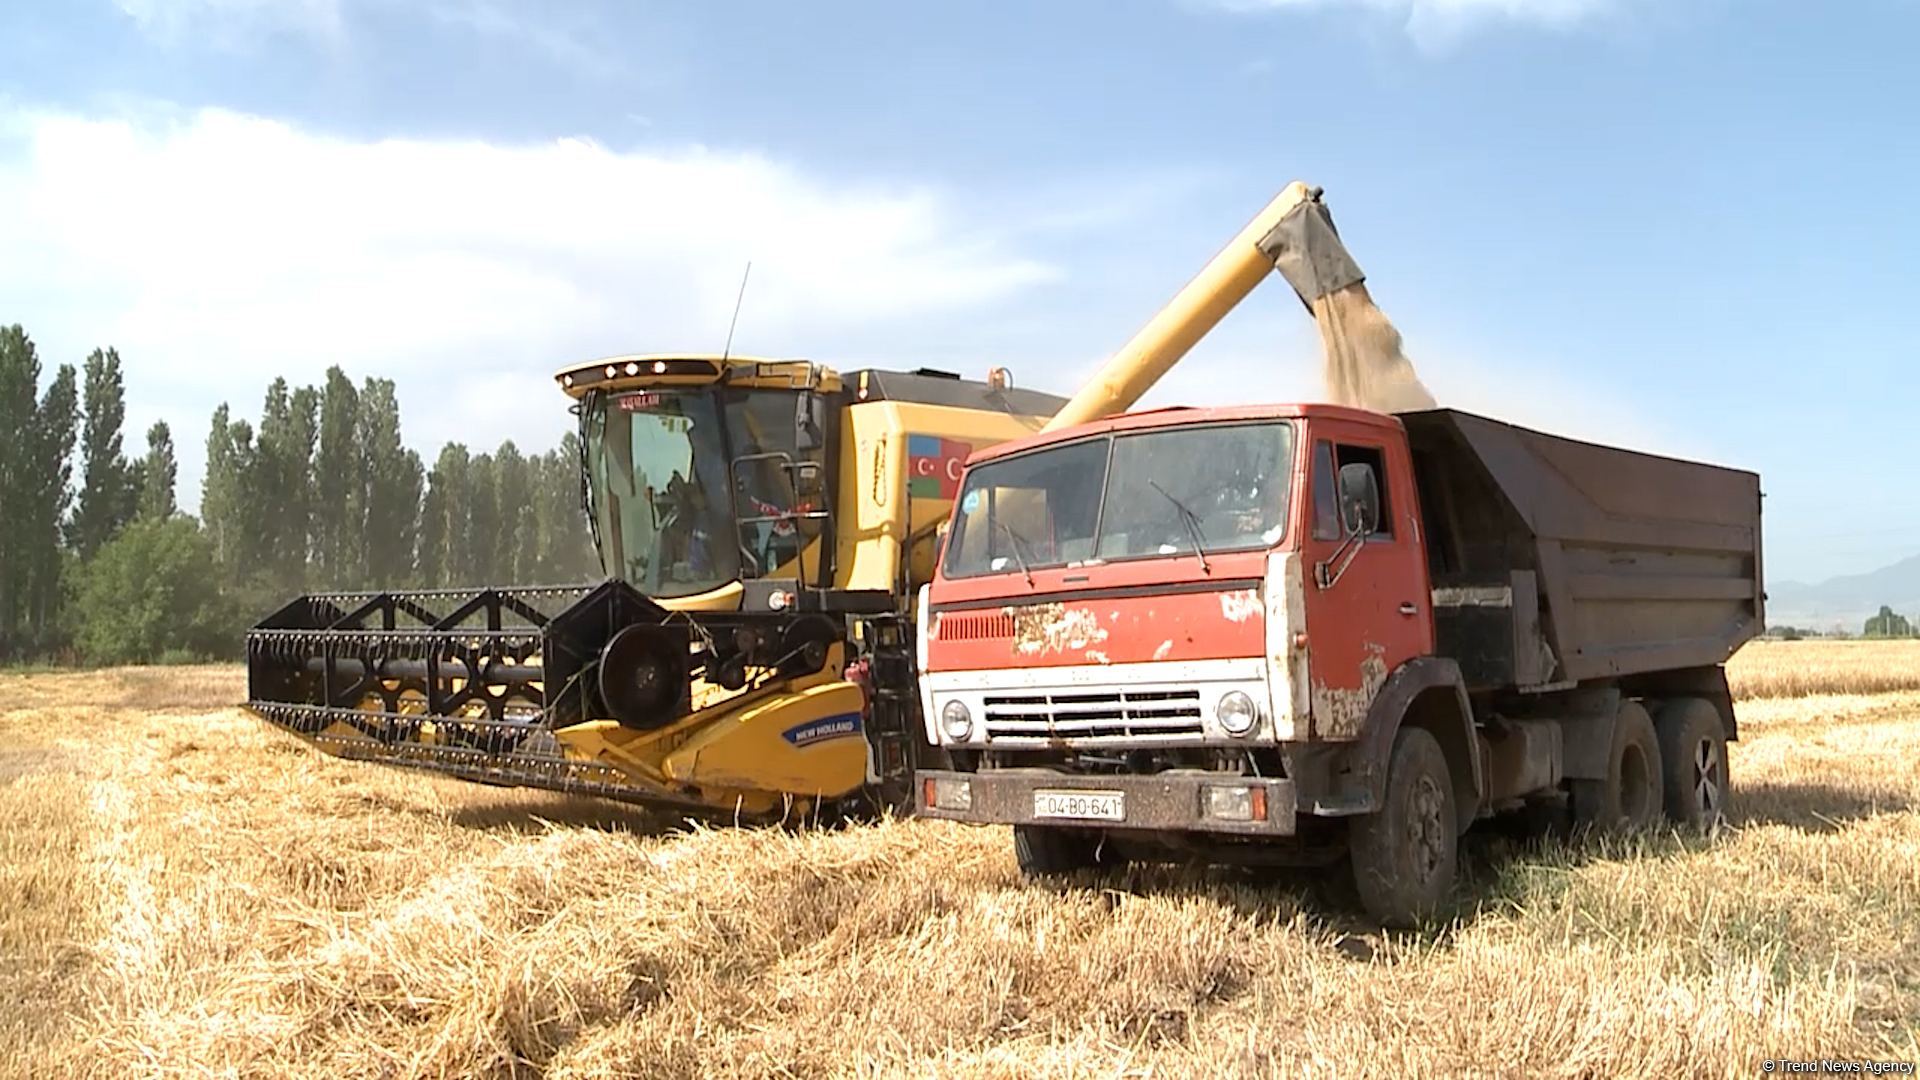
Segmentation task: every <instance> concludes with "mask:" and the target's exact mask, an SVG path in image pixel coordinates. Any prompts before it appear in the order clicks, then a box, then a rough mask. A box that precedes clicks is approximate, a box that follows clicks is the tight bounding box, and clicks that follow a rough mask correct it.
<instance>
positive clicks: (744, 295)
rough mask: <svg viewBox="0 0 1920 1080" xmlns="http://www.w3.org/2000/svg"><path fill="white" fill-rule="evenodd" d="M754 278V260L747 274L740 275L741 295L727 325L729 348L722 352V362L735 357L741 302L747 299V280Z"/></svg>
mask: <svg viewBox="0 0 1920 1080" xmlns="http://www.w3.org/2000/svg"><path fill="white" fill-rule="evenodd" d="M752 276H753V260H752V259H748V260H747V272H746V273H744V274H741V275H740V293H739V295H737V296H735V297H734V298H733V319H732V320H731V321H729V322H728V323H727V346H726V348H724V349H721V350H720V362H721V363H725V362H726V360H727V357H729V356H732V355H733V328H734V327H736V326H738V325H740V301H742V300H745V299H746V298H747V279H748V278H750V277H752Z"/></svg>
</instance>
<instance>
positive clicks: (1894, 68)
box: [0, 0, 1920, 579]
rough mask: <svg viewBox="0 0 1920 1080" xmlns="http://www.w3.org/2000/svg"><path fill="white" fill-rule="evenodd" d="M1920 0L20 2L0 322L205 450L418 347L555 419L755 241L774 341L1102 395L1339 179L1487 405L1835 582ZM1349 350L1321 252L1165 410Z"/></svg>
mask: <svg viewBox="0 0 1920 1080" xmlns="http://www.w3.org/2000/svg"><path fill="white" fill-rule="evenodd" d="M1917 31H1920V5H1917V4H1915V3H1913V2H1912V0H1857V2H1848V0H1835V2H1832V3H1828V4H1820V5H1815V4H1808V3H1804V2H1800V3H1786V2H1765V0H1754V2H1744V3H1743V2H1736V0H1700V2H1695V0H1664V2H1652V0H1317V2H1316V0H1110V2H1088V0H1038V2H1033V3H1026V4H1013V3H998V2H977V3H967V4H954V5H945V6H941V7H938V8H937V9H936V6H935V5H920V4H899V3H878V2H875V3H858V4H856V3H831V2H823V3H810V4H793V3H738V4H717V3H700V4H675V5H664V4H663V5H643V4H639V3H631V4H629V3H613V2H608V3H559V2H556V3H545V4H537V3H533V2H530V0H528V2H519V0H421V2H415V3H407V2H403V0H118V2H114V0H60V2H47V3H31V2H29V3H14V4H10V5H6V6H5V7H4V8H0V251H4V252H6V253H7V254H6V256H5V258H4V259H0V320H4V321H6V322H14V321H18V322H21V323H23V324H25V325H26V326H27V328H28V330H29V331H30V332H31V333H33V334H34V336H35V337H36V339H37V340H38V341H39V343H40V345H41V351H42V355H43V357H44V359H45V360H46V361H48V362H49V363H52V362H57V361H78V360H79V359H80V358H81V357H82V356H84V354H85V352H86V351H87V350H89V349H91V348H92V347H94V346H95V345H107V344H113V345H117V346H118V347H119V348H120V349H121V351H122V354H123V356H124V357H125V360H126V363H127V366H128V382H129V393H130V397H131V399H132V400H131V401H130V404H129V426H130V428H136V430H138V429H144V427H145V425H146V424H147V423H149V422H151V420H152V419H154V418H156V417H165V418H166V419H168V420H169V422H170V423H172V425H173V426H174V429H175V432H176V439H177V440H178V441H179V442H180V443H182V444H183V455H182V457H183V463H182V464H183V470H182V471H183V477H184V478H185V479H186V480H187V481H188V486H189V487H190V488H192V487H195V486H196V484H195V482H196V481H197V477H198V473H199V470H200V459H201V453H200V444H201V442H202V441H203V440H204V438H205V432H206V424H207V417H208V415H209V413H210V412H211V410H212V408H213V406H214V405H216V404H217V403H218V402H219V401H221V400H223V399H224V400H231V401H232V402H233V403H234V404H235V406H236V408H238V409H239V410H241V411H242V412H243V414H247V415H251V414H253V413H255V412H256V411H257V408H258V402H259V399H260V396H261V393H262V391H263V389H264V387H265V384H266V382H267V381H268V379H270V378H271V377H272V376H273V375H274V374H280V373H285V374H287V375H289V376H290V377H292V378H294V379H296V380H317V378H318V376H319V373H320V372H321V371H322V370H324V368H325V367H326V366H327V365H328V364H330V363H335V362H337V363H341V364H343V365H344V366H345V367H347V369H348V370H349V371H350V372H352V373H353V374H355V375H356V377H357V376H361V375H366V374H389V375H392V376H394V377H395V378H396V379H398V380H399V382H400V390H401V401H402V405H403V410H404V412H403V420H404V423H405V427H406V431H407V434H408V437H409V439H410V441H412V442H414V443H415V444H416V445H417V446H419V447H420V448H421V449H422V451H423V453H424V454H427V455H428V456H431V454H432V452H433V450H434V449H435V448H437V446H438V444H439V443H440V442H442V441H444V440H446V439H449V438H460V439H464V440H467V441H468V442H470V443H474V444H483V445H484V444H491V443H494V442H497V441H498V439H499V438H501V437H504V436H511V437H513V438H515V439H516V440H518V441H519V442H520V443H521V444H522V445H523V447H530V448H541V447H544V446H546V445H550V444H551V442H552V441H553V439H555V438H556V437H557V435H558V433H559V432H560V431H561V430H562V429H563V427H564V425H565V423H566V422H567V417H566V413H565V409H564V404H565V403H564V400H563V399H562V398H561V397H560V396H559V395H558V392H557V391H555V390H554V389H553V388H552V384H551V383H550V382H549V381H548V377H549V375H550V373H551V372H552V370H553V369H554V368H556V367H558V366H560V365H561V364H563V363H567V362H570V361H572V360H575V359H579V358H584V357H590V356H597V355H604V354H608V353H615V352H624V351H655V350H674V349H702V350H706V349H717V348H718V347H719V346H720V344H721V341H722V340H723V338H724V336H725V333H726V323H727V316H728V314H729V312H730V309H731V307H732V302H733V296H734V290H735V289H736V287H737V285H738V283H739V277H740V272H741V269H742V268H743V266H744V265H745V264H746V262H747V261H748V260H752V261H753V263H754V273H753V282H752V284H751V286H750V287H749V289H748V293H747V298H746V304H745V309H744V312H743V314H742V317H741V322H740V329H739V335H738V338H737V340H736V343H735V344H736V348H737V349H742V350H747V351H754V352H761V353H771V354H782V355H789V354H791V355H806V356H811V357H813V358H815V359H818V360H822V361H825V362H828V363H832V364H836V365H839V366H844V367H853V366H859V365H864V364H879V365H901V366H918V365H923V364H924V365H933V366H944V367H956V368H959V369H962V370H966V371H969V372H977V371H982V370H984V369H985V368H986V367H987V366H989V365H990V364H1006V365H1008V366H1010V367H1012V368H1013V370H1014V373H1015V377H1016V379H1017V380H1018V381H1020V382H1022V383H1025V384H1027V385H1035V386H1041V387H1046V388H1052V389H1060V390H1065V389H1070V388H1071V387H1072V386H1073V385H1074V383H1075V381H1076V380H1077V379H1078V378H1079V377H1081V376H1082V375H1084V374H1085V373H1086V372H1087V371H1088V370H1090V369H1091V368H1092V366H1093V365H1095V364H1097V363H1098V361H1099V360H1100V359H1101V358H1102V357H1103V356H1104V355H1105V354H1106V353H1107V352H1108V351H1110V350H1111V349H1113V348H1114V347H1116V346H1118V345H1119V344H1120V343H1121V342H1123V341H1124V340H1125V339H1126V337H1127V336H1128V335H1129V334H1130V333H1131V332H1132V331H1133V330H1134V329H1135V327H1137V325H1138V324H1139V323H1140V322H1142V321H1143V320H1145V319H1146V318H1147V317H1149V316H1150V315H1151V314H1152V313H1153V311H1154V310H1155V309H1156V308H1157V306H1158V305H1159V304H1160V303H1161V302H1162V301H1163V300H1164V299H1165V298H1166V297H1167V296H1168V295H1169V294H1170V293H1171V292H1172V291H1173V290H1174V289H1176V288H1177V287H1178V286H1179V285H1180V284H1181V283H1182V282H1184V281H1185V279H1186V278H1187V277H1188V276H1189V275H1191V273H1192V272H1193V271H1194V270H1196V269H1197V268H1198V267H1199V266H1200V264H1201V263H1202V262H1203V261H1204V260H1205V259H1206V258H1207V257H1208V256H1209V255H1211V254H1212V253H1213V251H1214V250H1216V249H1217V248H1218V246H1219V245H1220V244H1221V243H1222V242H1223V241H1224V240H1225V239H1226V238H1227V237H1228V236H1230V235H1231V234H1232V233H1233V232H1234V231H1235V230H1237V229H1238V227H1239V226H1240V225H1241V224H1242V223H1243V222H1244V221H1245V219H1246V218H1247V217H1249V216H1250V215H1251V214H1252V213H1253V212H1254V211H1255V210H1256V209H1258V208H1259V207H1260V206H1261V205H1262V204H1263V203H1264V202H1265V201H1266V200H1267V199H1268V198H1269V197H1270V196H1271V195H1272V194H1273V193H1274V192H1276V191H1277V190H1278V189H1279V188H1280V187H1282V186H1283V185H1284V184H1285V183H1286V182H1287V181H1289V180H1292V179H1295V178H1299V179H1305V180H1308V181H1309V182H1312V183H1315V184H1320V185H1323V186H1325V188H1326V190H1327V201H1328V203H1329V205H1330V206H1331V207H1332V209H1333V211H1334V214H1335V216H1336V218H1337V220H1338V221H1339V222H1340V225H1341V229H1342V232H1343V234H1344V235H1345V237H1346V239H1347V241H1348V243H1349V246H1350V247H1351V248H1352V250H1353V251H1354V253H1355V255H1356V257H1357V258H1358V260H1359V261H1360V263H1361V265H1362V266H1363V267H1364V268H1365V269H1366V271H1367V272H1368V274H1369V276H1370V281H1371V285H1372V288H1373V291H1374V294H1375V296H1376V298H1377V299H1378V300H1379V301H1380V302H1381V304H1382V306H1383V307H1384V308H1385V309H1386V311H1387V312H1388V314H1390V315H1391V316H1392V317H1393V318H1394V319H1395V320H1396V322H1398V323H1399V324H1400V327H1401V329H1402V331H1403V333H1404V334H1405V336H1406V340H1407V345H1408V351H1409V354H1410V355H1411V356H1412V357H1413V359H1414V361H1415V363H1416V364H1417V365H1418V366H1419V368H1420V371H1421V373H1422V375H1423V376H1424V377H1425V378H1426V380H1427V381H1428V383H1429V384H1430V386H1431V387H1432V388H1433V389H1434V391H1435V392H1436V394H1437V396H1439V397H1440V398H1441V400H1442V402H1443V403H1445V404H1453V405H1459V406H1461V407H1465V408H1472V409H1476V410H1479V411H1485V412H1490V413H1494V414H1496V415H1500V416H1503V417H1506V418H1509V419H1513V420H1516V421H1520V422H1523V423H1530V424H1535V425H1539V426H1542V427H1546V428H1549V429H1552V430H1558V431H1563V432H1566V433H1568V434H1573V435H1578V436H1583V437H1588V438H1597V439H1606V440H1610V441H1617V442H1622V443H1625V444H1628V445H1633V446H1639V447H1643V448H1647V449H1653V450H1662V451H1668V452H1677V453H1682V454H1689V455H1698V456H1703V457H1706V458H1708V459H1711V460H1716V461H1721V462H1725V463H1728V464H1735V465H1739V466H1742V467H1747V468H1752V469H1756V470H1758V471H1759V472H1760V473H1761V474H1762V477H1763V483H1764V486H1765V488H1766V490H1767V492H1768V502H1767V513H1768V525H1767V544H1768V562H1769V571H1770V576H1775V577H1782V578H1802V579H1817V578H1821V577H1826V576H1829V575H1832V574H1839V573H1847V572H1854V571H1860V570H1865V569H1870V568H1872V567H1875V566H1878V565H1881V564H1883V563H1886V562H1890V561H1893V560H1894V559H1896V558H1900V557H1903V556H1906V555H1910V554H1913V553H1914V552H1916V551H1920V539H1915V537H1916V536H1920V477H1917V476H1916V473H1915V471H1914V470H1913V469H1911V468H1910V467H1909V463H1911V462H1913V461H1915V460H1916V457H1917V452H1920V435H1917V434H1915V430H1914V424H1913V423H1912V418H1913V415H1914V411H1915V410H1914V405H1915V403H1916V400H1920V395H1916V393H1915V391H1914V387H1915V386H1916V385H1920V383H1916V379H1915V376H1914V374H1913V372H1912V365H1913V363H1914V361H1915V360H1916V359H1917V357H1916V349H1915V347H1914V346H1915V343H1916V340H1920V304H1916V302H1915V301H1914V300H1913V299H1912V298H1911V296H1910V295H1909V294H1910V293H1911V292H1912V287H1911V286H1912V283H1913V281H1914V278H1915V275H1914V273H1913V272H1912V271H1910V270H1909V269H1908V265H1909V260H1910V256H1909V252H1910V251H1912V250H1913V249H1914V248H1916V247H1920V218H1916V216H1915V214H1914V212H1913V210H1912V209H1911V200H1912V193H1913V192H1914V191H1915V190H1916V187H1917V185H1916V180H1920V121H1916V119H1915V113H1914V107H1915V103H1916V102H1920V74H1916V65H1915V64H1914V63H1913V62H1912V59H1911V48H1912V42H1913V41H1914V40H1916V36H1917V35H1916V32H1917ZM1317 364H1318V357H1317V345H1316V343H1315V339H1314V337H1313V334H1312V328H1311V325H1310V324H1309V323H1308V321H1307V319H1306V318H1305V316H1304V314H1303V313H1302V311H1301V309H1300V307H1299V305H1298V303H1297V301H1296V300H1295V299H1294V298H1293V296H1292V295H1291V293H1290V292H1288V290H1287V289H1286V287H1285V285H1284V283H1282V282H1280V281H1279V280H1278V279H1277V278H1276V279H1274V280H1273V281H1272V283H1270V284H1269V285H1268V287H1267V288H1265V289H1264V290H1262V291H1261V292H1258V293H1256V294H1255V295H1254V297H1253V298H1252V299H1251V300H1249V301H1248V302H1247V303H1246V304H1245V305H1243V307H1242V309H1241V310H1240V311H1238V312H1236V313H1235V314H1234V315H1233V316H1232V317H1231V318H1230V319H1229V320H1228V322H1227V323H1226V324H1224V325H1223V326H1222V327H1221V328H1220V330H1219V331H1217V332H1216V334H1215V335H1214V336H1213V337H1211V338H1209V339H1208V340H1207V341H1206V342H1205V343H1203V345H1202V346H1201V348H1200V349H1199V350H1197V351H1196V352H1195V354H1194V355H1193V356H1192V357H1191V358H1190V359H1189V360H1188V361H1187V362H1186V363H1185V364H1183V365H1182V366H1181V367H1180V368H1179V369H1177V370H1176V372H1175V373H1174V374H1173V375H1172V376H1170V377H1169V378H1168V379H1167V380H1166V381H1165V382H1164V383H1163V384H1162V386H1161V387H1160V388H1159V389H1158V390H1157V391H1156V392H1155V394H1154V395H1153V396H1152V397H1151V398H1150V399H1149V402H1148V403H1149V404H1171V403H1176V402H1194V403H1212V402H1223V401H1234V400H1250V399H1257V398H1270V399H1282V398H1312V397H1314V396H1316V393H1317ZM129 442H130V443H131V444H138V443H139V438H138V435H137V433H136V434H134V435H133V436H132V437H131V438H130V439H129ZM1856 448H1863V449H1866V450H1867V452H1866V453H1858V452H1849V451H1854V450H1856ZM1835 490H1844V491H1847V492H1850V493H1859V492H1863V491H1871V492H1873V493H1874V498H1873V499H1872V501H1870V502H1868V503H1865V504H1862V503H1860V502H1859V501H1858V499H1857V496H1856V498H1855V499H1853V500H1849V501H1848V502H1846V503H1842V502H1841V501H1840V500H1838V499H1836V498H1834V497H1833V496H1832V495H1831V494H1830V492H1833V491H1835ZM191 502H192V497H191V494H190V493H189V503H190V504H191Z"/></svg>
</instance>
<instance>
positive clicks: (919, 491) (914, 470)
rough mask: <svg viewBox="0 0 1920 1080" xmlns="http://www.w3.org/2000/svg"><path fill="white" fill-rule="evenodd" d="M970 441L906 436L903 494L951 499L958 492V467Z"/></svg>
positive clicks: (965, 454) (968, 451)
mask: <svg viewBox="0 0 1920 1080" xmlns="http://www.w3.org/2000/svg"><path fill="white" fill-rule="evenodd" d="M971 453H973V444H972V443H968V442H961V441H960V440H959V439H943V438H941V437H939V436H938V435H909V436H907V494H908V495H911V496H913V497H914V498H916V499H936V498H937V499H951V498H953V497H954V496H955V495H957V494H959V492H960V469H961V467H962V466H963V465H965V464H966V461H967V455H968V454H971Z"/></svg>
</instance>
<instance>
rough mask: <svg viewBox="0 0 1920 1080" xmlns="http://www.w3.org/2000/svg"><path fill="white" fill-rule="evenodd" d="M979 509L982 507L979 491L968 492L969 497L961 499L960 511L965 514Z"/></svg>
mask: <svg viewBox="0 0 1920 1080" xmlns="http://www.w3.org/2000/svg"><path fill="white" fill-rule="evenodd" d="M978 509H980V493H979V492H977V491H969V492H967V497H966V498H964V499H961V500H960V512H961V513H963V514H971V513H973V512H974V511H975V510H978Z"/></svg>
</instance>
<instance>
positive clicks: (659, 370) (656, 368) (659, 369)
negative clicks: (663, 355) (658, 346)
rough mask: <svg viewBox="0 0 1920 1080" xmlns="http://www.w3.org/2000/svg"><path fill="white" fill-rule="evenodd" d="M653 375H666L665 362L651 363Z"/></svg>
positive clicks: (656, 361)
mask: <svg viewBox="0 0 1920 1080" xmlns="http://www.w3.org/2000/svg"><path fill="white" fill-rule="evenodd" d="M653 373H654V374H655V375H665V374H666V373H667V362H666V361H665V360H655V361H654V362H653Z"/></svg>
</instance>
